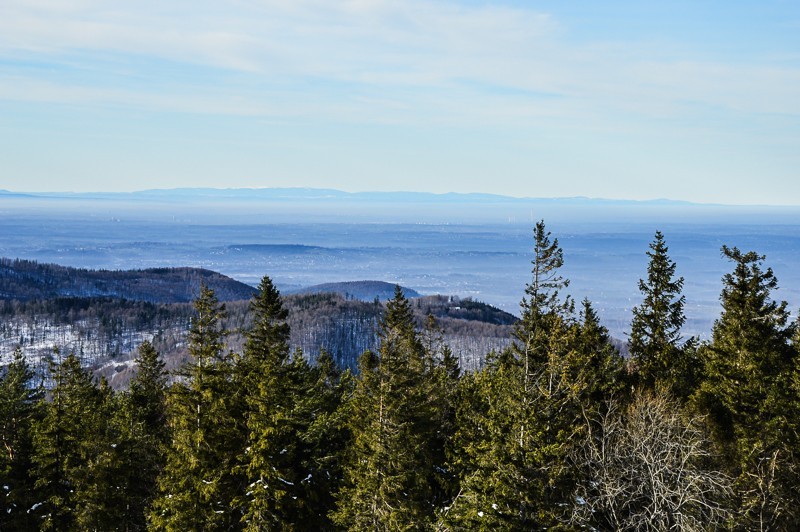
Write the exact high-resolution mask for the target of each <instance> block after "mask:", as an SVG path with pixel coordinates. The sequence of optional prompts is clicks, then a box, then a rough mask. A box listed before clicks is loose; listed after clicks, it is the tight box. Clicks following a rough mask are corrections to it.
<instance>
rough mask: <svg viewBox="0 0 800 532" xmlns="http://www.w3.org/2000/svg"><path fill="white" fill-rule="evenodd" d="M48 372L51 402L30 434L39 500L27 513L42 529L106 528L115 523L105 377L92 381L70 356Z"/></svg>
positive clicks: (110, 425) (109, 406)
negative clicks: (52, 384) (50, 378)
mask: <svg viewBox="0 0 800 532" xmlns="http://www.w3.org/2000/svg"><path fill="white" fill-rule="evenodd" d="M51 374H52V375H53V381H54V386H53V389H52V391H51V400H50V401H49V402H47V403H46V404H45V407H44V415H43V417H42V419H41V421H40V422H39V423H38V424H37V427H36V429H35V433H34V447H35V452H34V456H33V468H34V474H35V477H36V484H35V486H36V488H37V496H38V497H39V501H38V502H37V504H36V505H34V506H35V508H34V507H31V513H32V514H33V515H35V516H37V517H38V518H39V519H40V521H39V526H40V528H41V529H42V530H70V529H84V530H91V529H99V530H108V529H111V528H113V527H114V526H116V525H115V523H119V520H118V517H119V516H118V514H117V512H116V510H117V507H116V503H115V500H116V495H117V486H116V485H115V484H114V474H113V472H114V469H113V468H114V465H115V463H114V446H115V444H116V434H115V432H114V430H113V423H112V415H111V413H112V400H113V395H112V393H111V390H110V388H109V387H108V385H107V384H106V383H105V381H101V383H100V386H97V385H95V383H94V382H93V378H92V375H91V373H90V372H89V371H87V370H84V369H83V368H81V365H80V361H79V360H78V358H77V357H76V356H75V355H74V354H70V355H69V356H68V357H67V358H66V359H64V360H63V362H61V364H59V365H58V366H53V367H52V368H51Z"/></svg>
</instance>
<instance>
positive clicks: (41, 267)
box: [0, 258, 256, 303]
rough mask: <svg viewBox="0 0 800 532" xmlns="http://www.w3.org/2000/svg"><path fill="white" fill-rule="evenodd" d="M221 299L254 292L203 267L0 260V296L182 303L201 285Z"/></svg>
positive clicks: (190, 297) (237, 297)
mask: <svg viewBox="0 0 800 532" xmlns="http://www.w3.org/2000/svg"><path fill="white" fill-rule="evenodd" d="M201 282H202V283H205V284H206V285H207V286H208V287H209V288H211V289H213V290H214V293H215V294H217V297H218V298H219V299H220V300H221V301H235V300H241V299H249V298H250V297H252V295H253V294H254V293H255V292H256V290H255V289H254V288H253V287H251V286H249V285H246V284H244V283H241V282H239V281H236V280H234V279H231V278H230V277H226V276H224V275H222V274H219V273H217V272H213V271H211V270H205V269H201V268H152V269H146V270H129V271H110V270H85V269H79V268H70V267H67V266H59V265H56V264H40V263H38V262H34V261H28V260H19V259H7V258H2V259H0V300H18V301H29V300H33V299H50V298H55V297H112V298H120V299H128V300H133V301H146V302H150V303H183V302H189V301H192V300H193V299H194V298H195V297H197V290H198V286H199V285H200V283H201Z"/></svg>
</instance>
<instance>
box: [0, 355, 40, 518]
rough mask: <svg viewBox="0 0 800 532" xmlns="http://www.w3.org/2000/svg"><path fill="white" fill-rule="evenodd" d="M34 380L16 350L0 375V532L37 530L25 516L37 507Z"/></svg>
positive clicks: (37, 396)
mask: <svg viewBox="0 0 800 532" xmlns="http://www.w3.org/2000/svg"><path fill="white" fill-rule="evenodd" d="M33 376H34V375H33V371H32V370H31V368H30V367H29V366H28V363H27V362H26V360H25V358H24V356H23V354H22V350H21V349H19V348H17V349H16V350H15V352H14V358H13V360H12V361H11V363H10V364H9V365H8V366H7V367H6V368H4V370H2V373H1V374H0V443H2V447H0V488H1V489H2V491H1V492H0V530H26V529H29V530H30V529H35V528H36V527H37V526H38V523H37V522H36V520H35V518H34V517H32V516H31V514H30V513H29V512H28V510H29V509H30V507H31V506H32V505H34V504H35V503H36V499H35V493H34V490H33V483H34V477H33V476H32V475H31V472H32V471H31V469H32V462H31V460H32V455H33V427H34V425H35V423H36V419H37V417H38V413H39V411H40V404H39V401H41V398H42V393H41V390H40V389H39V388H37V387H35V386H34V385H33Z"/></svg>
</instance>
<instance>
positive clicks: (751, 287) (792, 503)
mask: <svg viewBox="0 0 800 532" xmlns="http://www.w3.org/2000/svg"><path fill="white" fill-rule="evenodd" d="M722 254H723V256H725V257H726V258H727V259H728V260H730V261H731V262H733V263H734V269H733V272H731V273H727V274H725V276H724V277H723V279H722V281H723V289H722V293H721V295H720V301H721V303H722V314H721V316H720V318H719V319H718V320H717V321H716V322H715V323H714V328H713V335H712V341H711V342H710V343H709V344H708V345H705V346H703V347H702V349H701V350H700V356H701V358H702V360H703V362H704V365H705V367H704V380H703V382H702V383H701V386H700V388H699V390H698V392H697V394H696V395H695V401H696V404H698V406H699V407H700V408H701V409H703V410H704V411H705V412H707V413H708V414H710V417H711V420H712V421H713V428H714V429H715V436H716V440H717V442H718V443H719V444H720V446H721V448H722V450H723V452H724V456H725V457H726V458H727V461H728V464H729V465H730V467H731V473H732V474H733V475H734V476H735V477H737V479H738V480H737V490H738V495H739V506H740V514H739V516H738V517H737V520H738V522H739V523H740V524H741V525H742V526H743V527H745V528H749V527H756V528H761V529H764V527H766V528H769V529H782V530H790V529H794V528H795V527H796V526H798V525H800V522H799V521H798V513H797V512H796V508H797V507H798V503H800V498H799V497H798V494H797V491H796V486H797V482H798V477H797V474H796V472H797V467H798V462H797V457H796V456H795V455H794V452H795V451H796V449H797V439H798V438H797V434H796V433H795V432H794V431H793V430H792V427H793V426H795V424H796V419H794V417H795V415H796V413H797V411H796V408H795V407H794V406H793V405H796V402H797V400H796V397H793V396H792V392H791V390H792V386H791V383H790V379H791V375H792V374H793V370H794V368H795V367H796V363H797V361H796V357H797V354H796V352H795V350H794V349H793V348H792V345H791V338H792V336H793V334H794V332H795V328H794V324H793V323H789V312H788V311H787V308H786V307H787V303H786V302H785V301H783V302H780V303H778V302H777V301H774V300H773V299H772V297H771V295H772V291H773V290H775V289H777V287H778V282H777V279H776V278H775V275H774V274H773V272H772V269H771V268H767V269H766V270H765V269H764V268H763V266H762V263H763V261H764V256H761V255H758V254H756V253H754V252H752V251H751V252H747V253H744V252H742V251H740V250H739V249H738V248H735V247H734V248H729V247H727V246H723V247H722Z"/></svg>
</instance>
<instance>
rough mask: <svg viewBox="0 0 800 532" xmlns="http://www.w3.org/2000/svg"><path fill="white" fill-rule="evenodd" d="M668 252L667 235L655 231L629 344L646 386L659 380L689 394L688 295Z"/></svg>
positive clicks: (675, 389)
mask: <svg viewBox="0 0 800 532" xmlns="http://www.w3.org/2000/svg"><path fill="white" fill-rule="evenodd" d="M668 252H669V248H668V247H667V244H666V242H665V241H664V235H662V234H661V232H660V231H656V235H655V239H654V240H653V242H651V243H650V251H648V252H647V256H648V257H650V262H649V263H648V265H647V279H646V280H645V279H639V291H640V292H641V293H642V295H643V296H644V299H643V301H642V303H641V305H639V306H637V307H634V308H633V320H632V321H631V335H630V343H629V345H630V352H631V357H632V358H633V361H634V363H635V366H636V370H637V372H638V375H639V378H640V380H641V382H642V385H643V386H644V387H645V388H649V389H653V388H654V387H655V386H656V384H657V383H658V384H660V385H663V386H666V387H667V388H669V389H670V390H671V391H672V392H673V393H675V394H677V395H679V396H682V397H686V396H687V395H688V394H689V393H690V392H691V386H692V381H693V375H692V370H693V368H692V367H691V365H690V364H689V359H688V357H687V354H688V353H690V352H691V350H690V349H685V346H684V345H683V344H682V337H681V327H682V326H683V324H684V323H685V322H686V316H685V315H684V312H683V308H684V304H685V302H686V297H685V296H684V295H683V294H682V293H681V292H682V290H683V277H678V278H675V270H676V267H677V265H676V264H675V262H674V261H672V260H671V259H670V258H669V255H668ZM686 347H688V348H690V347H691V346H686Z"/></svg>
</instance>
